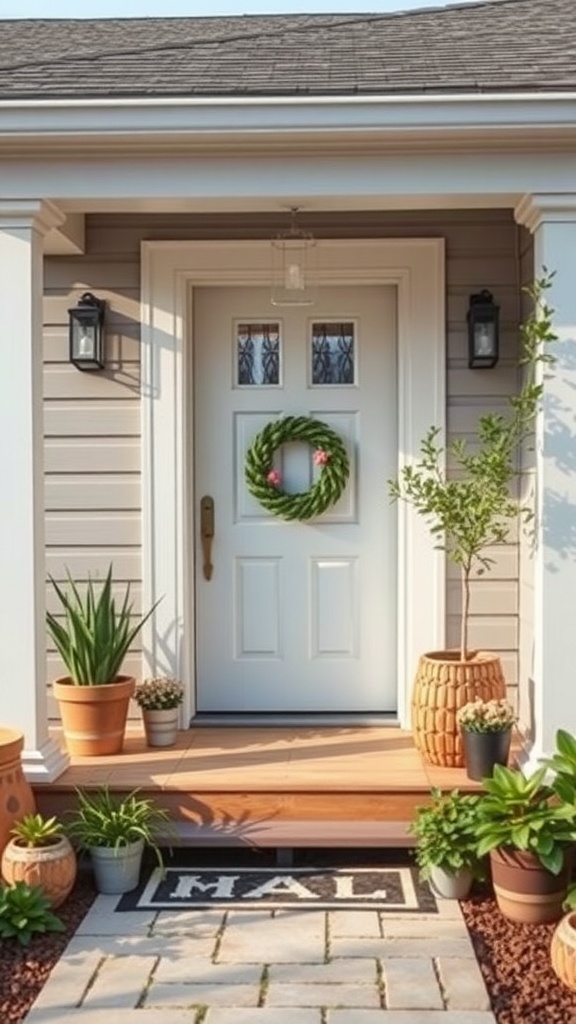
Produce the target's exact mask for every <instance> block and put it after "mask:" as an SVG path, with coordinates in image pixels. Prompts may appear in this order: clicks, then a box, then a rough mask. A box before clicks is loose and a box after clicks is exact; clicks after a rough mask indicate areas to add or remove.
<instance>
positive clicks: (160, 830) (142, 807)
mask: <svg viewBox="0 0 576 1024" xmlns="http://www.w3.org/2000/svg"><path fill="white" fill-rule="evenodd" d="M76 796H77V798H78V806H77V808H76V810H75V811H73V812H71V819H70V823H69V824H68V826H67V832H68V835H69V836H70V838H71V839H73V840H74V842H75V843H76V844H77V845H78V846H79V848H80V849H82V850H90V849H93V848H94V847H102V846H104V847H109V848H110V849H113V850H115V851H116V852H117V853H119V852H120V851H121V850H122V848H123V847H125V846H130V845H131V844H132V843H136V842H138V840H140V839H141V840H142V841H143V842H144V845H145V846H148V847H150V849H151V850H153V852H154V853H155V855H156V859H157V861H158V864H159V866H160V867H162V866H163V859H162V853H161V850H160V848H159V846H158V839H159V837H160V835H161V834H166V833H167V832H169V822H170V815H169V814H168V811H166V810H164V809H163V808H162V807H158V805H157V804H156V803H155V802H154V801H153V800H151V799H149V798H148V797H145V796H142V795H141V793H140V790H138V789H134V790H132V792H130V793H128V794H127V795H122V794H117V795H115V794H113V793H111V792H110V788H109V787H108V786H101V787H100V788H99V789H96V790H94V791H93V792H87V791H86V790H82V789H77V790H76Z"/></svg>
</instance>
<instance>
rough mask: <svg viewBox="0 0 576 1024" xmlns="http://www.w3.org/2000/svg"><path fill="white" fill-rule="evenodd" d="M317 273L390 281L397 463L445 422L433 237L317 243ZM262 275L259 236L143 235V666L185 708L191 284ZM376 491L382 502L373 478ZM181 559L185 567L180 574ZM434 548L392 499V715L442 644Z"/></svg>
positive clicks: (250, 280)
mask: <svg viewBox="0 0 576 1024" xmlns="http://www.w3.org/2000/svg"><path fill="white" fill-rule="evenodd" d="M318 248H319V253H318V262H319V267H320V271H319V283H320V284H323V283H324V284H332V285H339V284H341V285H356V284H364V285H378V284H382V285H394V286H395V287H396V289H397V296H398V467H399V468H401V467H402V466H403V465H406V464H408V463H410V462H411V461H414V459H415V458H417V456H418V448H419V442H420V439H421V437H422V436H423V435H424V433H425V432H426V430H427V429H428V428H429V427H430V426H431V425H432V424H434V425H436V426H438V427H439V428H440V431H441V433H440V435H439V442H440V443H441V444H442V442H443V439H444V431H445V418H446V397H445V369H444V365H445V364H444V361H445V313H444V241H443V239H440V238H410V239H345V240H344V239H342V240H340V239H338V240H332V239H331V240H321V241H319V243H318ZM269 282H270V244H269V242H263V241H228V242H204V241H202V242H196V241H190V242H188V241H186V242H181V241H173V242H143V243H142V291H141V321H142V366H141V391H142V517H143V524H142V525H143V551H142V557H143V565H142V576H143V600H144V607H145V608H146V607H149V605H150V604H151V603H152V602H154V601H156V600H158V599H161V600H160V604H159V606H158V608H157V610H156V613H155V615H154V617H153V619H151V620H149V622H148V623H147V626H146V629H145V632H144V637H143V642H144V668H145V671H146V672H147V674H162V675H164V674H169V675H175V676H177V677H179V678H181V679H182V680H183V681H184V682H185V683H187V684H188V687H187V690H188V693H187V702H186V704H185V706H184V709H183V714H184V721H185V722H187V721H188V718H189V717H190V715H192V714H193V713H194V710H195V709H194V694H195V685H194V682H195V680H194V650H193V644H194V571H193V559H194V551H195V545H194V536H193V526H194V517H193V510H194V507H195V495H194V481H193V473H192V471H191V467H192V450H193V443H192V442H193V438H192V424H193V408H192V402H193V389H192V387H191V383H192V359H191V358H190V357H191V345H190V344H189V343H188V342H189V338H190V331H191V324H192V302H193V289H194V286H195V285H197V286H203V287H204V286H209V285H241V286H242V285H245V286H248V285H260V286H266V285H268V284H269ZM381 500H382V501H387V500H388V499H387V490H386V482H385V481H382V488H381ZM186 565H189V566H190V570H189V572H188V573H186V572H185V567H186ZM444 592H445V574H444V556H443V554H442V552H439V551H437V550H436V549H435V548H434V546H433V543H432V541H431V539H430V536H429V533H428V531H427V529H426V527H425V525H424V523H423V522H422V520H421V519H419V518H418V517H417V516H416V515H415V514H414V512H413V511H412V510H411V509H410V508H409V507H408V506H407V505H406V504H404V503H399V505H398V718H399V720H400V722H401V724H402V725H404V726H407V725H409V707H410V701H409V697H410V691H411V687H412V678H413V675H414V671H415V667H416V662H417V659H418V655H419V654H421V653H422V651H425V650H433V649H438V648H442V647H443V646H444V631H445V596H444Z"/></svg>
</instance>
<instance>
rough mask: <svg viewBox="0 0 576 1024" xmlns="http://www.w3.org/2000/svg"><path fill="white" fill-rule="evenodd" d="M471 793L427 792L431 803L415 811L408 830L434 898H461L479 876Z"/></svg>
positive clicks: (423, 874) (475, 823) (474, 806)
mask: <svg viewBox="0 0 576 1024" xmlns="http://www.w3.org/2000/svg"><path fill="white" fill-rule="evenodd" d="M477 804H478V797H477V796H476V795H474V794H472V793H459V792H458V790H457V789H454V790H452V792H451V793H442V792H441V791H440V790H439V789H437V788H433V789H432V791H431V801H430V803H428V804H423V805H422V806H420V807H417V808H416V819H415V821H413V822H412V823H411V824H410V831H411V832H412V834H413V835H415V836H416V848H415V856H416V863H417V864H418V866H419V868H420V875H421V877H422V878H424V879H425V880H426V881H427V882H429V884H430V888H431V889H432V891H433V892H434V893H435V895H436V896H440V897H442V898H443V899H456V900H461V899H464V898H465V897H466V896H467V895H468V892H469V890H470V886H471V885H472V881H473V879H474V877H477V876H479V875H480V874H481V865H480V860H479V857H478V853H477V846H478V841H477V839H476V825H477V823H478V819H477V816H476V807H477Z"/></svg>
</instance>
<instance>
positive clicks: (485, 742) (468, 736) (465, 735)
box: [462, 729, 512, 781]
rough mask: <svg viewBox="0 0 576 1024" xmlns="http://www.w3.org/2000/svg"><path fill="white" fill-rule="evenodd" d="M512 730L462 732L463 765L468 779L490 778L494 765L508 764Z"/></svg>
mask: <svg viewBox="0 0 576 1024" xmlns="http://www.w3.org/2000/svg"><path fill="white" fill-rule="evenodd" d="M511 738H512V729H505V730H504V731H503V732H467V731H465V730H463V731H462V747H463V750H464V764H465V767H466V774H467V776H468V778H469V779H475V780H476V781H479V780H480V779H484V778H490V777H491V775H492V772H493V770H494V765H496V764H503V765H507V764H508V755H509V753H510V740H511Z"/></svg>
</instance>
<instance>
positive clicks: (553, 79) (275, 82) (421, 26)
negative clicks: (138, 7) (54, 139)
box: [0, 0, 576, 99]
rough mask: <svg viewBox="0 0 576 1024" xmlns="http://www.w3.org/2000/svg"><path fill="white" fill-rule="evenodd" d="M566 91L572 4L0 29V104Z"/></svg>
mask: <svg viewBox="0 0 576 1024" xmlns="http://www.w3.org/2000/svg"><path fill="white" fill-rule="evenodd" d="M399 2H401V0H399ZM574 89H576V0H488V2H484V3H482V2H480V3H475V4H471V5H470V4H466V5H461V4H460V5H459V4H455V5H453V6H450V7H445V8H428V9H421V10H416V11H411V12H407V13H399V14H364V15H360V14H345V15H274V16H272V15H271V16H255V15H251V16H243V17H234V18H232V17H221V18H213V17H207V18H142V19H138V18H134V19H120V20H118V19H102V20H95V21H92V20H81V21H80V20H75V21H73V20H33V21H29V20H19V21H6V20H4V21H2V20H0V98H3V99H16V98H32V97H39V98H44V99H47V98H57V97H61V98H62V97H76V98H81V97H86V98H87V97H122V96H125V97H135V96H142V97H144V96H146V97H154V96H158V97H168V96H174V97H176V96H215V97H223V96H298V95H308V96H322V95H323V96H350V95H363V94H366V95H370V94H388V95H391V94H392V95H393V94H422V93H425V94H449V93H491V92H526V91H540V92H542V91H544V92H553V91H568V90H574Z"/></svg>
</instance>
